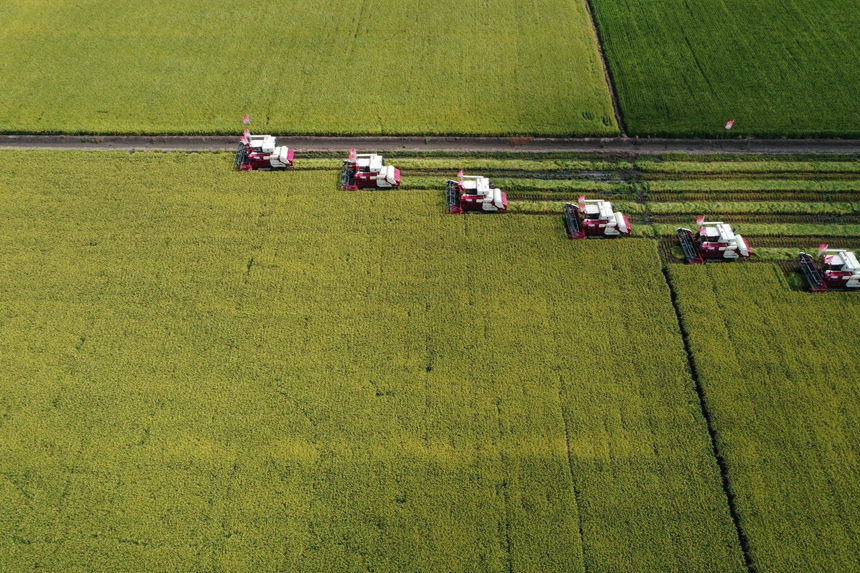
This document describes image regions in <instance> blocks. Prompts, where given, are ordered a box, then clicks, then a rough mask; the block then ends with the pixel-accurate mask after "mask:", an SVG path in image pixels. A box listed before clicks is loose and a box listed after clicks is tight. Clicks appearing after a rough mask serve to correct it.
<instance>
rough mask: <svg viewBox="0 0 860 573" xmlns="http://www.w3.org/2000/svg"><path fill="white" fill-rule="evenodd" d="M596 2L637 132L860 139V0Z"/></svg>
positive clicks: (627, 114) (627, 121) (631, 127)
mask: <svg viewBox="0 0 860 573" xmlns="http://www.w3.org/2000/svg"><path fill="white" fill-rule="evenodd" d="M591 5H592V7H593V10H594V16H595V21H596V24H597V27H598V29H599V34H600V38H601V44H602V48H603V51H604V53H605V55H606V59H607V64H608V68H609V72H610V73H611V76H612V79H613V82H614V85H615V90H616V94H617V97H618V103H619V105H620V107H621V113H622V116H623V118H624V119H623V123H624V125H625V127H626V130H627V132H628V134H630V135H639V136H648V135H650V136H670V137H725V136H732V137H736V136H757V137H781V136H788V137H858V136H860V102H858V99H857V98H856V97H855V95H854V94H855V93H856V90H857V86H858V85H860V69H858V67H857V66H856V65H855V64H854V62H856V61H857V60H858V59H860V31H858V30H860V5H858V4H857V3H856V2H844V1H838V0H824V1H819V0H796V1H793V2H781V1H779V0H760V1H757V2H744V1H739V0H729V1H727V2H711V1H708V0H690V1H684V2H680V1H668V2H667V1H665V0H628V1H621V0H591ZM729 120H735V124H734V127H733V128H732V130H731V132H726V130H725V129H724V126H725V124H726V122H727V121H729Z"/></svg>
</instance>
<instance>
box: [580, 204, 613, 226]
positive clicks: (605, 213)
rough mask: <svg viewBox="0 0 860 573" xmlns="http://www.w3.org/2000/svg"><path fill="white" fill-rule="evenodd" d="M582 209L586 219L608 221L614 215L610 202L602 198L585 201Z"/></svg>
mask: <svg viewBox="0 0 860 573" xmlns="http://www.w3.org/2000/svg"><path fill="white" fill-rule="evenodd" d="M583 211H584V214H585V218H586V219H592V220H599V221H608V220H609V219H613V218H614V217H615V213H613V212H612V203H610V202H609V201H604V200H603V199H594V200H591V201H586V202H585V209H584V210H583Z"/></svg>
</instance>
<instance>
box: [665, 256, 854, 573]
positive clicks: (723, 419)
mask: <svg viewBox="0 0 860 573" xmlns="http://www.w3.org/2000/svg"><path fill="white" fill-rule="evenodd" d="M670 272H671V280H672V283H673V286H674V289H675V292H676V293H677V297H678V308H679V310H680V312H681V316H682V322H683V324H684V327H685V330H686V332H687V333H688V337H689V344H690V347H691V349H692V353H693V355H694V361H695V368H696V372H697V374H698V379H699V381H700V383H701V385H702V388H703V393H704V397H705V401H706V402H707V410H708V411H709V412H710V416H711V422H712V425H713V427H714V429H715V435H716V439H717V442H718V446H719V451H720V452H722V455H723V457H724V460H725V464H726V467H727V474H728V478H729V483H730V484H731V492H732V494H733V499H734V503H735V506H736V508H737V513H738V515H739V523H740V525H741V528H742V530H743V531H744V532H745V534H746V537H747V539H748V544H749V552H750V555H751V557H752V561H753V563H754V564H755V570H756V571H856V570H857V569H858V568H860V505H858V499H860V485H858V484H860V465H858V454H860V452H858V444H860V427H858V424H857V417H858V411H860V392H858V384H857V383H858V374H857V369H856V364H857V349H858V348H860V322H858V320H857V318H858V316H860V298H858V296H857V294H858V293H844V292H843V293H828V295H827V296H816V295H812V294H807V293H801V292H791V291H789V290H788V289H787V288H786V287H785V285H784V281H783V280H782V275H781V273H780V272H779V271H778V270H776V269H775V267H773V266H771V265H744V266H740V265H713V266H707V267H706V268H701V267H700V268H691V267H686V266H681V265H673V266H671V267H670Z"/></svg>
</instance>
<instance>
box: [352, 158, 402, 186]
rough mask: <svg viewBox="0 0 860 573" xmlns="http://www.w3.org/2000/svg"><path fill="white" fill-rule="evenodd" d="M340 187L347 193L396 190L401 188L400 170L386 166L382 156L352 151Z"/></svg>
mask: <svg viewBox="0 0 860 573" xmlns="http://www.w3.org/2000/svg"><path fill="white" fill-rule="evenodd" d="M340 187H341V189H343V190H345V191H355V190H357V189H396V188H397V187H400V170H399V169H395V168H394V166H393V165H386V164H385V159H383V158H382V156H381V155H376V154H375V153H367V154H358V153H356V152H355V149H350V150H349V157H348V158H347V159H346V160H345V161H344V162H343V168H341V171H340Z"/></svg>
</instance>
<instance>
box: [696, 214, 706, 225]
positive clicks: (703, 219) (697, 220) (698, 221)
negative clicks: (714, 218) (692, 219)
mask: <svg viewBox="0 0 860 573" xmlns="http://www.w3.org/2000/svg"><path fill="white" fill-rule="evenodd" d="M704 222H705V216H704V215H702V216H701V217H696V224H697V225H701V224H702V223H704Z"/></svg>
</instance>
